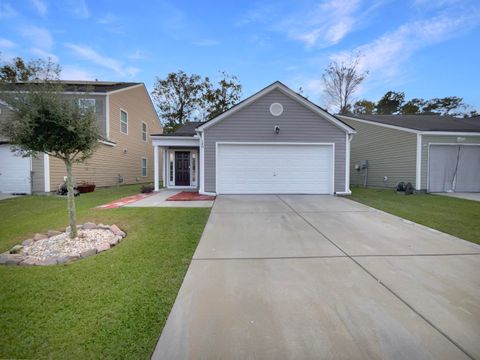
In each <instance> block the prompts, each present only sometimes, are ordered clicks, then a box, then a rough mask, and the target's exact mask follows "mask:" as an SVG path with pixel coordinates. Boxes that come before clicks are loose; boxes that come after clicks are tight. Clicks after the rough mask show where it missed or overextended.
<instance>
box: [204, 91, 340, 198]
mask: <svg viewBox="0 0 480 360" xmlns="http://www.w3.org/2000/svg"><path fill="white" fill-rule="evenodd" d="M274 102H279V103H281V104H282V105H283V114H282V115H281V116H278V117H275V116H272V115H271V114H270V105H271V104H272V103H274ZM275 125H278V126H280V133H279V134H275V133H274V131H273V129H274V126H275ZM345 138H346V135H345V131H344V130H342V129H339V128H338V127H336V126H335V125H333V124H332V123H330V122H329V121H328V120H326V119H324V118H322V117H321V116H319V115H318V114H316V113H314V112H313V111H311V110H309V109H307V108H306V107H305V106H303V105H302V104H300V103H299V102H297V101H295V100H293V99H292V98H290V97H288V96H287V95H285V94H284V93H282V92H281V91H280V90H273V91H271V92H270V93H268V94H266V95H265V96H263V97H262V98H260V99H258V100H256V101H255V102H253V103H251V104H250V105H248V106H247V107H245V108H243V109H241V110H239V111H237V112H236V113H234V114H232V115H230V116H229V117H227V118H225V119H224V120H222V121H220V122H219V123H217V124H215V125H213V126H212V127H210V128H208V129H207V130H205V139H204V140H205V144H204V146H205V190H206V191H208V192H215V191H216V189H215V166H216V164H215V144H216V142H219V141H241V142H325V143H327V142H328V143H335V191H336V192H340V191H344V190H345Z"/></svg>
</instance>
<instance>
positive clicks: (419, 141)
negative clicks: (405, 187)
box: [415, 134, 422, 190]
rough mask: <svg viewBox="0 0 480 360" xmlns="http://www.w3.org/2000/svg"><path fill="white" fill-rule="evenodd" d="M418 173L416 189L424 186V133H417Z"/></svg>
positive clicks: (416, 165) (416, 174)
mask: <svg viewBox="0 0 480 360" xmlns="http://www.w3.org/2000/svg"><path fill="white" fill-rule="evenodd" d="M415 168H416V173H415V189H417V190H421V188H422V134H417V159H416V164H415Z"/></svg>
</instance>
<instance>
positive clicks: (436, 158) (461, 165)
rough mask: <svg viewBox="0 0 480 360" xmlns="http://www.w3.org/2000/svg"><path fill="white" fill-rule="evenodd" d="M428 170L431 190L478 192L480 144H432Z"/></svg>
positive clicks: (479, 185) (479, 186)
mask: <svg viewBox="0 0 480 360" xmlns="http://www.w3.org/2000/svg"><path fill="white" fill-rule="evenodd" d="M428 171H429V172H428V183H429V186H428V189H429V191H430V192H448V191H456V192H478V191H480V146H477V145H433V144H432V145H431V146H430V151H429V166H428Z"/></svg>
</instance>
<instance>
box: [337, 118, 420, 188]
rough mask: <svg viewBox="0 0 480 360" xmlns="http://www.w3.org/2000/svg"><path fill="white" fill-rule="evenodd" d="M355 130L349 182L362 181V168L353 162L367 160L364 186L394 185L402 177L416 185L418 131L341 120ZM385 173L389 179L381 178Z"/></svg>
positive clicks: (381, 186) (351, 148) (356, 182)
mask: <svg viewBox="0 0 480 360" xmlns="http://www.w3.org/2000/svg"><path fill="white" fill-rule="evenodd" d="M344 121H345V122H346V123H347V124H349V125H350V126H352V127H353V128H354V129H355V130H356V131H357V133H356V134H354V135H353V138H352V141H351V143H350V145H351V147H350V154H351V155H350V183H351V184H353V185H363V183H364V179H365V177H364V176H365V175H364V171H363V170H360V171H357V170H355V164H359V165H360V164H361V163H362V161H363V160H368V166H369V167H368V183H367V186H370V187H379V188H394V187H396V186H397V184H398V183H399V182H401V181H404V182H411V183H412V185H414V186H415V175H416V170H415V168H416V158H417V135H416V134H414V133H409V132H406V131H401V130H396V129H390V128H386V127H382V126H377V125H370V124H366V123H363V122H359V121H355V120H344ZM385 176H387V177H388V180H387V181H384V180H383V179H384V177H385Z"/></svg>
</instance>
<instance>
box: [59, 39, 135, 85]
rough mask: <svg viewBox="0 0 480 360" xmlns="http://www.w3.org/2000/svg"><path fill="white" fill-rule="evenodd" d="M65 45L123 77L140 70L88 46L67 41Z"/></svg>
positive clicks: (82, 56)
mask: <svg viewBox="0 0 480 360" xmlns="http://www.w3.org/2000/svg"><path fill="white" fill-rule="evenodd" d="M65 46H66V47H67V48H68V49H70V50H72V51H73V53H74V54H75V55H77V56H78V57H80V58H82V59H85V60H88V61H91V62H92V63H94V64H96V65H99V66H102V67H104V68H106V69H109V70H112V71H113V72H115V73H116V74H117V75H120V76H125V77H134V76H135V75H136V74H137V73H138V72H139V71H140V70H139V69H138V68H135V67H132V66H125V65H124V64H123V63H122V62H121V61H119V60H117V59H114V58H111V57H108V56H104V55H101V54H99V53H98V52H96V51H95V50H93V49H92V48H91V47H89V46H85V45H77V44H70V43H67V44H65Z"/></svg>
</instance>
